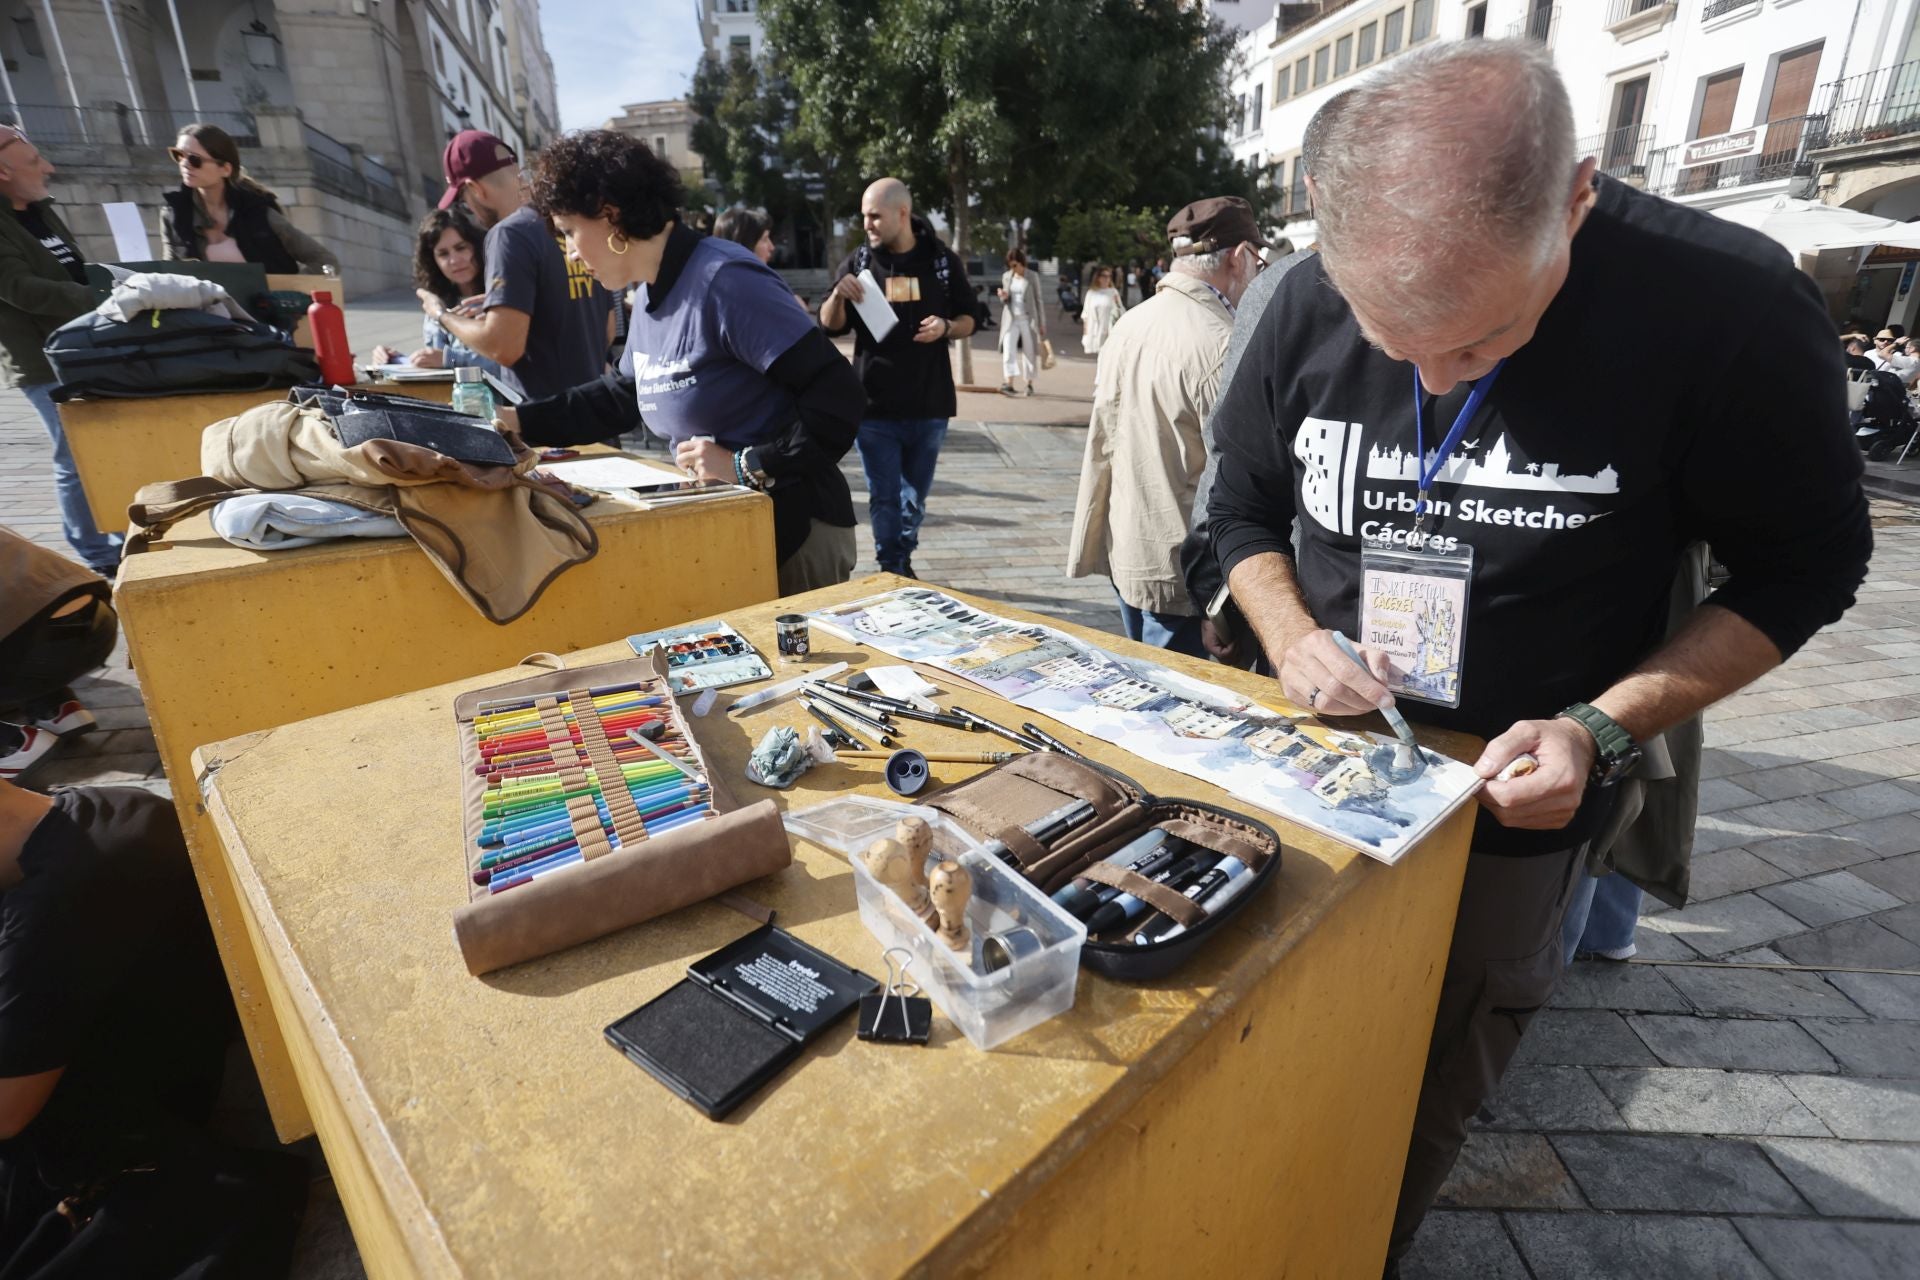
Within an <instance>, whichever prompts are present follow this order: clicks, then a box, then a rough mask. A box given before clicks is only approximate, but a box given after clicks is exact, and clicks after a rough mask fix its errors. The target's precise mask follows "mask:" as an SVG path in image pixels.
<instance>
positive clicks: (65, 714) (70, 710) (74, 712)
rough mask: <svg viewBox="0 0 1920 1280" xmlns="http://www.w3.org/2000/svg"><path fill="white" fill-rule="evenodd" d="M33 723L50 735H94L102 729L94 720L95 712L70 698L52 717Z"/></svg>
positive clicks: (45, 717)
mask: <svg viewBox="0 0 1920 1280" xmlns="http://www.w3.org/2000/svg"><path fill="white" fill-rule="evenodd" d="M33 723H34V724H35V725H36V726H37V727H39V728H42V729H45V730H46V731H47V732H48V733H58V734H63V735H64V734H72V733H92V732H93V731H94V730H95V729H98V728H99V727H100V725H99V722H98V721H96V720H95V719H94V718H93V712H91V711H89V710H87V709H86V708H85V707H83V706H81V705H80V704H79V703H78V702H77V701H75V700H74V699H72V698H68V699H67V700H66V701H65V702H63V703H61V704H60V709H59V710H58V711H55V712H54V713H53V714H52V715H50V716H43V717H42V718H40V719H38V720H35V721H34V722H33Z"/></svg>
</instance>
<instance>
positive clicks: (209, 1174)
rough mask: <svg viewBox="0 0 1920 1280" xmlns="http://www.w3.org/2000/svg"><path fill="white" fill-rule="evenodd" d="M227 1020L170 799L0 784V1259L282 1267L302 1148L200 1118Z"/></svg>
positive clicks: (212, 1087) (37, 1263)
mask: <svg viewBox="0 0 1920 1280" xmlns="http://www.w3.org/2000/svg"><path fill="white" fill-rule="evenodd" d="M233 1027H234V1014H233V1001H232V999H231V998H230V997H229V996H228V994H227V987H226V981H225V978H224V976H223V975H222V973H221V970H220V962H219V957H218V955H217V954H216V953H215V951H214V946H213V936H212V933H211V931H210V930H209V929H208V928H207V918H206V913H205V911H204V909H203V908H202V907H201V905H200V893H199V890H198V888H197V887H196V886H195V884H194V878H193V871H192V868H191V866H190V865H189V863H188V861H187V850H186V843H185V841H183V840H182V839H181V836H180V827H179V824H178V822H177V821H176V820H175V818H174V812H173V806H172V805H171V804H169V803H168V802H167V801H165V800H163V799H161V798H160V797H158V796H156V795H154V794H152V793H151V792H149V791H144V790H141V789H139V788H136V787H74V788H69V789H66V790H62V791H59V792H57V793H56V794H54V795H52V796H43V795H38V794H36V793H34V792H31V791H24V790H22V789H20V788H19V787H16V786H14V785H13V784H12V783H9V782H0V1197H4V1205H5V1210H4V1213H0V1273H4V1274H6V1275H10V1276H11V1275H23V1276H24V1275H49V1274H60V1275H89V1276H142V1277H145V1276H182V1277H184V1276H188V1275H191V1276H195V1277H212V1276H234V1277H256V1276H279V1275H285V1274H286V1273H287V1269H288V1266H289V1263H290V1261H291V1257H292V1252H293V1238H294V1234H295V1232H296V1230H297V1229H298V1227H299V1224H300V1215H301V1212H302V1209H303V1208H304V1204H305V1200H306V1191H307V1178H308V1175H307V1170H306V1165H305V1162H304V1161H303V1160H302V1159H301V1158H300V1157H298V1156H295V1155H290V1154H285V1153H282V1152H277V1151H244V1150H240V1149H238V1148H234V1147H230V1146H227V1145H226V1144H224V1143H222V1142H219V1141H217V1140H216V1139H214V1138H212V1137H211V1136H210V1135H208V1134H207V1133H206V1131H205V1129H204V1125H205V1124H206V1121H207V1118H208V1116H209V1115H210V1114H211V1111H212V1107H213V1102H214V1099H215V1096H216V1094H217V1093H218V1090H219V1086H220V1075H221V1068H222V1064H223V1062H224V1060H225V1057H226V1048H227V1044H228V1042H229V1041H230V1040H231V1038H232V1032H233Z"/></svg>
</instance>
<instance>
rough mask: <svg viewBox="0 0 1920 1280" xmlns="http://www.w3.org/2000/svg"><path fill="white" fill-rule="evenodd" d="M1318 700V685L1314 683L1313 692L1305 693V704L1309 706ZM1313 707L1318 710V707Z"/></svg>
mask: <svg viewBox="0 0 1920 1280" xmlns="http://www.w3.org/2000/svg"><path fill="white" fill-rule="evenodd" d="M1319 700H1320V686H1319V685H1315V686H1313V692H1312V693H1310V694H1308V695H1307V705H1308V706H1309V707H1312V706H1313V704H1314V703H1316V702H1318V701H1319ZM1314 709H1315V710H1316V711H1317V710H1319V708H1318V707H1315V708H1314Z"/></svg>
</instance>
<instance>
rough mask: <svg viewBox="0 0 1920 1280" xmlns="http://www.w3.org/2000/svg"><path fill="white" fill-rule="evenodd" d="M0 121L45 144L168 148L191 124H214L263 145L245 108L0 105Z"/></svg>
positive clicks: (246, 142)
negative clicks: (180, 108) (197, 109)
mask: <svg viewBox="0 0 1920 1280" xmlns="http://www.w3.org/2000/svg"><path fill="white" fill-rule="evenodd" d="M0 122H3V123H6V124H10V125H13V126H15V127H16V128H18V129H19V130H20V131H21V132H22V133H24V134H26V135H27V136H28V137H29V138H32V139H33V140H34V142H35V143H38V144H43V145H46V146H76V147H84V146H95V147H100V146H118V147H168V146H171V145H172V144H173V141H174V139H175V138H177V137H179V135H180V130H181V129H182V128H184V127H185V126H187V125H189V124H194V123H196V122H197V123H200V124H215V125H219V126H220V127H221V128H222V129H225V130H226V131H227V132H228V133H230V134H232V135H233V140H234V141H235V142H237V143H239V144H240V145H241V146H243V147H252V146H257V145H259V142H260V134H259V131H258V126H257V125H256V124H255V123H254V118H253V116H252V115H250V114H249V113H247V112H245V111H166V110H161V111H136V110H134V109H133V108H132V107H125V106H121V105H119V104H118V103H114V104H112V105H110V106H104V107H75V106H70V105H64V104H54V103H49V104H41V103H30V102H20V103H5V104H0Z"/></svg>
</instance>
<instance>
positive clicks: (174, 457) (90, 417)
mask: <svg viewBox="0 0 1920 1280" xmlns="http://www.w3.org/2000/svg"><path fill="white" fill-rule="evenodd" d="M366 389H367V390H369V391H381V392H385V393H387V394H390V395H402V396H413V397H415V398H416V399H420V400H434V401H438V402H439V403H441V404H446V403H448V402H449V401H451V400H452V399H453V384H452V383H450V382H381V383H369V384H367V388H366ZM286 398H287V392H286V389H285V388H284V387H283V388H281V389H279V390H276V391H214V392H208V393H206V394H204V395H187V396H152V397H148V398H146V399H141V400H74V401H71V402H69V403H67V404H63V405H61V406H60V425H61V427H62V429H64V430H65V431H66V433H67V444H68V446H69V447H70V448H71V449H72V450H73V468H74V470H75V471H77V472H79V473H80V487H81V488H83V489H85V490H86V491H87V505H88V506H89V507H92V508H93V518H94V523H96V524H97V525H99V526H100V527H101V528H102V529H107V530H114V529H124V528H126V527H127V508H128V506H130V505H132V503H133V495H134V494H136V493H138V492H139V491H140V486H141V485H146V484H153V483H155V482H156V481H160V480H185V479H188V478H190V477H192V476H197V475H199V474H200V433H201V432H202V431H204V430H205V429H206V428H207V427H209V426H211V425H212V424H213V423H216V422H218V421H220V420H221V419H222V418H231V417H234V416H235V415H237V414H241V413H244V412H246V411H247V410H248V409H251V408H253V407H254V406H255V405H258V404H270V403H272V402H273V401H275V400H284V399H286Z"/></svg>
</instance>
